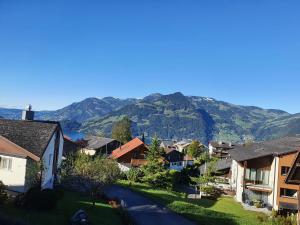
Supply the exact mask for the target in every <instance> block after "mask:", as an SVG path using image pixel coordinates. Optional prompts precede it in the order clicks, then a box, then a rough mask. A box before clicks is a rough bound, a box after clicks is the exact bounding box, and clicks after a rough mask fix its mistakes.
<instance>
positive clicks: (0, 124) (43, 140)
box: [0, 119, 60, 157]
mask: <svg viewBox="0 0 300 225" xmlns="http://www.w3.org/2000/svg"><path fill="white" fill-rule="evenodd" d="M57 128H59V129H60V125H59V123H58V122H52V121H28V120H5V119H0V135H1V136H3V137H5V138H6V139H8V140H10V141H11V142H13V143H15V144H17V145H19V146H20V147H22V148H24V149H26V150H27V151H29V152H31V153H32V154H34V155H36V156H38V157H42V156H43V154H44V151H45V149H46V147H47V146H48V143H49V141H50V140H51V137H52V136H53V133H54V132H55V131H56V129H57Z"/></svg>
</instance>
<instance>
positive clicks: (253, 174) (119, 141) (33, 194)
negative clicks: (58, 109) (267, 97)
mask: <svg viewBox="0 0 300 225" xmlns="http://www.w3.org/2000/svg"><path fill="white" fill-rule="evenodd" d="M20 116H21V115H20ZM130 126H131V125H130V123H128V118H123V120H121V121H119V122H117V123H116V124H115V126H114V128H113V134H112V137H110V138H108V137H101V136H97V135H87V136H86V137H85V138H83V139H79V140H72V139H71V138H70V137H68V136H66V135H64V133H63V131H62V129H61V126H60V123H59V122H56V121H41V120H35V119H34V111H33V110H32V108H31V106H29V107H27V108H26V109H25V110H24V111H23V112H22V117H21V118H20V120H8V119H0V181H1V185H0V204H1V206H0V207H1V211H2V212H4V214H3V215H2V213H0V221H1V219H2V216H3V221H4V222H3V223H1V224H5V221H6V220H8V218H7V215H9V217H12V216H13V217H14V218H15V219H17V221H19V222H20V221H21V222H20V224H37V221H36V216H34V215H36V214H35V213H34V211H37V212H40V211H42V213H44V214H42V215H46V214H47V213H48V211H49V212H53V210H54V209H55V208H56V210H58V211H57V213H58V215H60V216H59V217H62V218H61V220H60V221H59V223H61V224H63V223H65V224H68V223H66V221H67V220H69V219H70V221H71V222H70V223H71V224H74V225H75V224H88V220H89V219H90V220H93V218H94V217H95V215H91V214H94V213H95V211H94V210H93V207H92V206H90V207H86V206H85V207H84V206H83V205H76V204H75V205H74V206H73V207H72V208H71V209H68V210H69V211H68V212H63V211H64V210H66V208H68V207H66V208H60V207H59V205H61V202H62V201H65V200H64V199H66V198H69V199H68V201H71V202H73V203H71V202H67V203H66V204H68V205H72V204H74V202H75V201H77V200H76V198H77V197H78V196H79V198H83V197H82V196H85V197H84V199H85V200H81V201H90V204H91V205H94V206H99V204H104V205H105V204H110V207H112V209H115V208H117V209H119V210H122V211H124V213H125V214H126V215H127V214H128V218H129V219H127V220H132V221H134V222H135V223H136V224H141V223H140V221H139V219H138V218H139V216H142V215H144V214H145V212H142V213H144V214H139V213H141V212H140V211H139V210H133V209H132V208H131V207H129V206H128V205H130V204H132V203H131V200H132V199H133V198H131V199H129V200H128V199H127V200H126V198H128V196H130V195H131V194H128V196H126V195H124V193H127V192H126V191H129V190H131V191H133V192H134V193H136V194H138V195H141V196H145V197H147V198H149V199H152V200H153V201H157V202H158V203H160V204H163V205H165V206H167V208H168V210H170V211H172V212H175V213H177V214H178V215H182V216H183V217H182V218H181V217H180V218H178V220H177V223H176V222H173V224H193V222H196V223H197V224H198V223H199V224H205V225H209V224H266V225H267V224H291V225H293V224H297V221H298V224H299V218H300V213H299V208H300V207H299V205H300V198H299V197H300V135H294V136H287V137H283V138H278V139H273V140H268V141H262V142H254V141H253V142H251V141H248V142H245V143H230V142H224V141H222V140H216V141H214V140H211V141H210V142H209V143H208V144H207V145H205V144H203V143H201V142H199V141H197V140H189V139H186V140H161V139H160V138H159V137H153V138H152V140H151V142H150V143H145V138H144V135H143V134H141V136H139V137H132V136H131V134H130ZM76 193H81V194H76ZM70 196H71V197H70ZM76 196H77V197H76ZM163 196H165V197H163ZM126 201H127V204H128V205H127V206H126V204H125V205H124V204H122V202H125V203H126ZM175 201H176V202H177V204H175V205H174V202H175ZM135 204H137V203H135ZM141 204H142V203H141ZM205 204H211V206H210V207H208V206H205ZM226 204H228V205H227V207H229V209H228V208H227V209H222V210H221V209H220V206H219V205H224V206H225V208H226ZM133 206H135V205H132V207H133ZM136 206H137V205H136ZM156 207H158V206H156ZM214 207H216V208H214ZM28 210H30V212H33V213H30V214H31V216H30V215H29V216H28V215H27V216H25V215H26V214H27V212H28ZM51 210H52V211H51ZM78 210H79V211H78ZM228 210H229V211H228ZM230 210H231V212H230ZM234 210H237V212H234ZM54 212H55V211H54ZM167 212H168V213H170V212H169V211H166V213H167ZM229 212H230V213H229ZM99 213H101V211H99ZM107 213H108V212H107ZM110 213H112V215H113V216H112V215H111V214H110ZM110 213H108V215H109V218H106V220H108V221H110V222H109V223H107V224H118V219H116V218H114V219H112V218H111V217H120V215H119V214H118V213H116V211H112V212H110ZM152 213H154V212H152ZM155 213H157V212H155ZM235 213H236V214H238V215H244V216H242V217H240V218H237V215H235ZM96 214H97V212H96ZM153 215H155V214H153ZM157 215H159V213H158V214H157ZM232 215H234V216H232ZM297 215H298V216H297ZM72 216H73V217H72ZM159 216H161V215H159ZM44 218H46V220H48V223H49V224H51V222H49V216H44ZM122 218H123V217H122ZM122 218H121V219H120V220H122V221H123V222H122V223H123V224H125V222H124V220H125V219H124V218H123V219H122ZM126 218H127V217H126ZM22 219H23V220H25V221H23V222H22ZM39 219H40V217H39ZM56 219H57V218H56ZM102 219H103V218H102ZM172 219H174V218H172ZM50 221H51V219H50ZM52 221H53V220H52ZM95 221H97V220H95ZM224 221H225V222H224ZM226 221H227V222H226ZM85 222H86V223H85ZM106 222H107V221H106ZM6 223H7V224H9V222H7V221H6ZM48 223H47V222H46V221H44V222H43V221H42V222H41V224H48ZM102 223H103V224H106V223H105V222H103V221H102V222H98V224H102ZM57 224H58V223H57ZM92 224H96V223H95V222H94V223H92ZM128 224H129V223H128ZM164 224H167V222H164Z"/></svg>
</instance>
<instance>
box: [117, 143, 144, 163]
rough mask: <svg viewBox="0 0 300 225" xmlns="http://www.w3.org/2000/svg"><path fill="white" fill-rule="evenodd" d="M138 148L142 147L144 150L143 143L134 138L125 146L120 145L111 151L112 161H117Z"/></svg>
mask: <svg viewBox="0 0 300 225" xmlns="http://www.w3.org/2000/svg"><path fill="white" fill-rule="evenodd" d="M140 146H144V147H145V148H146V146H145V145H144V142H142V141H141V140H140V139H139V138H134V139H132V140H131V141H129V142H127V143H126V144H124V145H122V146H121V147H119V148H117V149H115V150H113V151H112V154H111V156H112V158H113V159H118V158H120V157H121V156H123V155H125V154H127V153H128V152H131V151H133V150H134V149H136V148H138V147H140Z"/></svg>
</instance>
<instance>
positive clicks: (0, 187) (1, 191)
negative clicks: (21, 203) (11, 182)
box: [0, 181, 8, 204]
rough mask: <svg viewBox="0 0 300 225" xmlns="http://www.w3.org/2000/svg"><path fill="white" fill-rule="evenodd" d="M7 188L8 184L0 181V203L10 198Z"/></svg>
mask: <svg viewBox="0 0 300 225" xmlns="http://www.w3.org/2000/svg"><path fill="white" fill-rule="evenodd" d="M5 189H6V186H5V185H4V184H3V182H2V181H0V204H3V203H5V202H6V201H7V199H8V196H7V193H6V192H5Z"/></svg>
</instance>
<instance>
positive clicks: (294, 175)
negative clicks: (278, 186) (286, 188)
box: [285, 151, 300, 185]
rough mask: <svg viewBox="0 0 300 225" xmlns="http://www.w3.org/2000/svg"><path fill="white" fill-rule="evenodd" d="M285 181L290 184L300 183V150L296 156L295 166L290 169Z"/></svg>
mask: <svg viewBox="0 0 300 225" xmlns="http://www.w3.org/2000/svg"><path fill="white" fill-rule="evenodd" d="M285 182H286V183H288V184H296V185H297V184H298V185H300V151H299V152H298V154H297V156H296V158H295V161H294V163H293V166H292V168H291V169H290V171H289V173H288V176H287V178H286V180H285Z"/></svg>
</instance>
